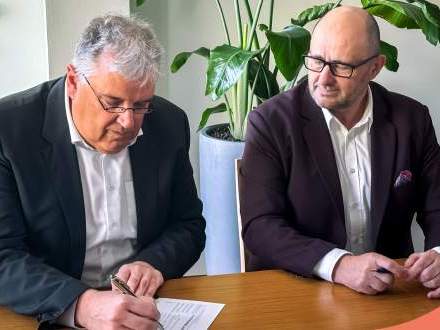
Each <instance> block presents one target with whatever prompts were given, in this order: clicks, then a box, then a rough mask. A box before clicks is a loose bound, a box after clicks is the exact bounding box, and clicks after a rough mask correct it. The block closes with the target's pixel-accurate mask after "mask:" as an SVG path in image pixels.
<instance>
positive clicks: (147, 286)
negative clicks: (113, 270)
mask: <svg viewBox="0 0 440 330" xmlns="http://www.w3.org/2000/svg"><path fill="white" fill-rule="evenodd" d="M116 275H117V276H118V277H119V278H120V279H121V280H123V281H124V282H126V283H127V284H128V286H129V287H130V289H131V290H132V291H133V292H134V293H135V294H136V296H138V297H140V296H146V295H147V296H151V297H152V296H153V295H154V294H155V293H156V291H157V289H158V288H159V287H160V286H161V285H162V284H163V276H162V274H161V272H159V271H158V270H157V269H156V268H154V267H153V266H151V265H150V264H148V263H146V262H143V261H135V262H133V263H131V264H126V265H123V266H122V267H121V268H119V271H118V273H117V274H116ZM113 290H118V289H116V288H115V287H114V288H113Z"/></svg>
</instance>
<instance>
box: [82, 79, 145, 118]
mask: <svg viewBox="0 0 440 330" xmlns="http://www.w3.org/2000/svg"><path fill="white" fill-rule="evenodd" d="M83 77H84V79H85V80H86V82H87V84H88V85H89V86H90V89H91V90H92V92H93V94H95V96H96V98H97V99H98V102H99V104H101V106H102V108H103V109H104V110H105V111H107V112H111V113H123V112H125V111H127V110H132V111H133V113H134V114H149V113H151V112H153V108H152V107H151V103H150V104H149V105H148V107H130V108H125V107H109V106H105V105H104V103H102V101H101V99H100V98H99V97H98V95H97V94H96V92H95V89H94V88H93V87H92V85H91V84H90V81H89V80H88V79H87V77H86V76H85V75H83Z"/></svg>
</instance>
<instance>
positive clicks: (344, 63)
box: [309, 54, 353, 66]
mask: <svg viewBox="0 0 440 330" xmlns="http://www.w3.org/2000/svg"><path fill="white" fill-rule="evenodd" d="M309 56H311V57H314V58H317V59H320V60H323V61H326V60H325V59H324V58H323V57H322V56H320V55H314V54H310V55H309ZM326 62H328V63H332V64H343V65H349V66H352V65H353V64H351V63H347V62H342V61H339V60H335V61H326Z"/></svg>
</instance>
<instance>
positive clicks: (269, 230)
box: [240, 111, 337, 277]
mask: <svg viewBox="0 0 440 330" xmlns="http://www.w3.org/2000/svg"><path fill="white" fill-rule="evenodd" d="M261 112H263V111H261ZM280 131H282V130H280V129H279V128H278V129H277V130H276V129H273V128H272V127H271V125H269V123H268V122H267V119H266V118H264V117H263V116H262V114H261V113H260V112H259V111H252V112H251V113H250V115H249V121H248V127H247V134H246V145H245V149H244V154H243V160H242V162H241V170H240V180H241V181H240V202H241V216H242V221H243V231H242V236H243V240H244V243H245V245H246V248H247V249H248V250H249V251H250V253H251V254H252V255H253V256H255V257H256V259H257V260H258V263H259V264H260V265H259V267H261V268H279V269H284V270H287V271H290V272H293V273H296V274H300V275H302V276H308V277H311V276H313V267H314V266H315V265H316V264H317V262H318V261H319V260H321V259H322V258H323V257H324V256H325V255H326V254H327V253H328V252H329V251H331V250H332V249H334V248H336V247H337V246H336V244H333V243H330V242H327V241H324V240H322V239H318V238H313V237H310V236H307V235H304V233H302V232H301V230H299V229H298V228H296V227H295V226H294V221H293V217H294V215H293V214H292V212H291V211H289V205H288V203H289V201H288V197H287V189H288V185H289V184H292V182H289V177H288V173H287V172H288V171H286V169H285V165H283V159H284V158H285V157H286V155H284V154H283V153H284V152H285V151H284V150H286V149H288V148H291V146H286V143H287V142H286V140H285V139H284V138H283V136H284V135H283V134H281V133H280ZM283 157H284V158H283ZM293 157H295V155H293ZM291 209H292V207H290V210H291Z"/></svg>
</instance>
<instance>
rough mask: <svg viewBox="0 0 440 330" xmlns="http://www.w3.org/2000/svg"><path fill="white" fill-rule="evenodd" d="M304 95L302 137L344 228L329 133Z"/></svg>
mask: <svg viewBox="0 0 440 330" xmlns="http://www.w3.org/2000/svg"><path fill="white" fill-rule="evenodd" d="M305 93H306V96H305V99H306V102H305V103H306V104H305V106H303V107H302V108H303V110H302V114H303V115H304V116H305V117H307V118H308V120H307V121H306V124H305V125H304V128H303V132H304V137H305V140H306V143H307V145H308V147H309V150H310V153H311V155H312V157H313V159H314V160H315V162H316V165H317V167H318V171H319V174H320V176H321V178H322V181H323V182H324V184H325V187H326V188H327V191H328V193H329V196H330V199H331V200H332V202H333V204H334V206H335V207H336V209H337V211H338V214H339V218H340V221H342V224H343V225H344V227H345V215H344V202H343V199H342V191H341V184H340V181H339V173H338V168H337V165H336V159H335V155H334V151H333V144H332V141H331V137H330V133H329V131H328V127H327V124H326V123H325V119H324V115H323V114H322V110H321V109H320V108H319V107H318V106H317V105H316V103H315V102H314V101H313V99H312V98H311V96H310V94H309V93H308V91H306V92H305Z"/></svg>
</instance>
